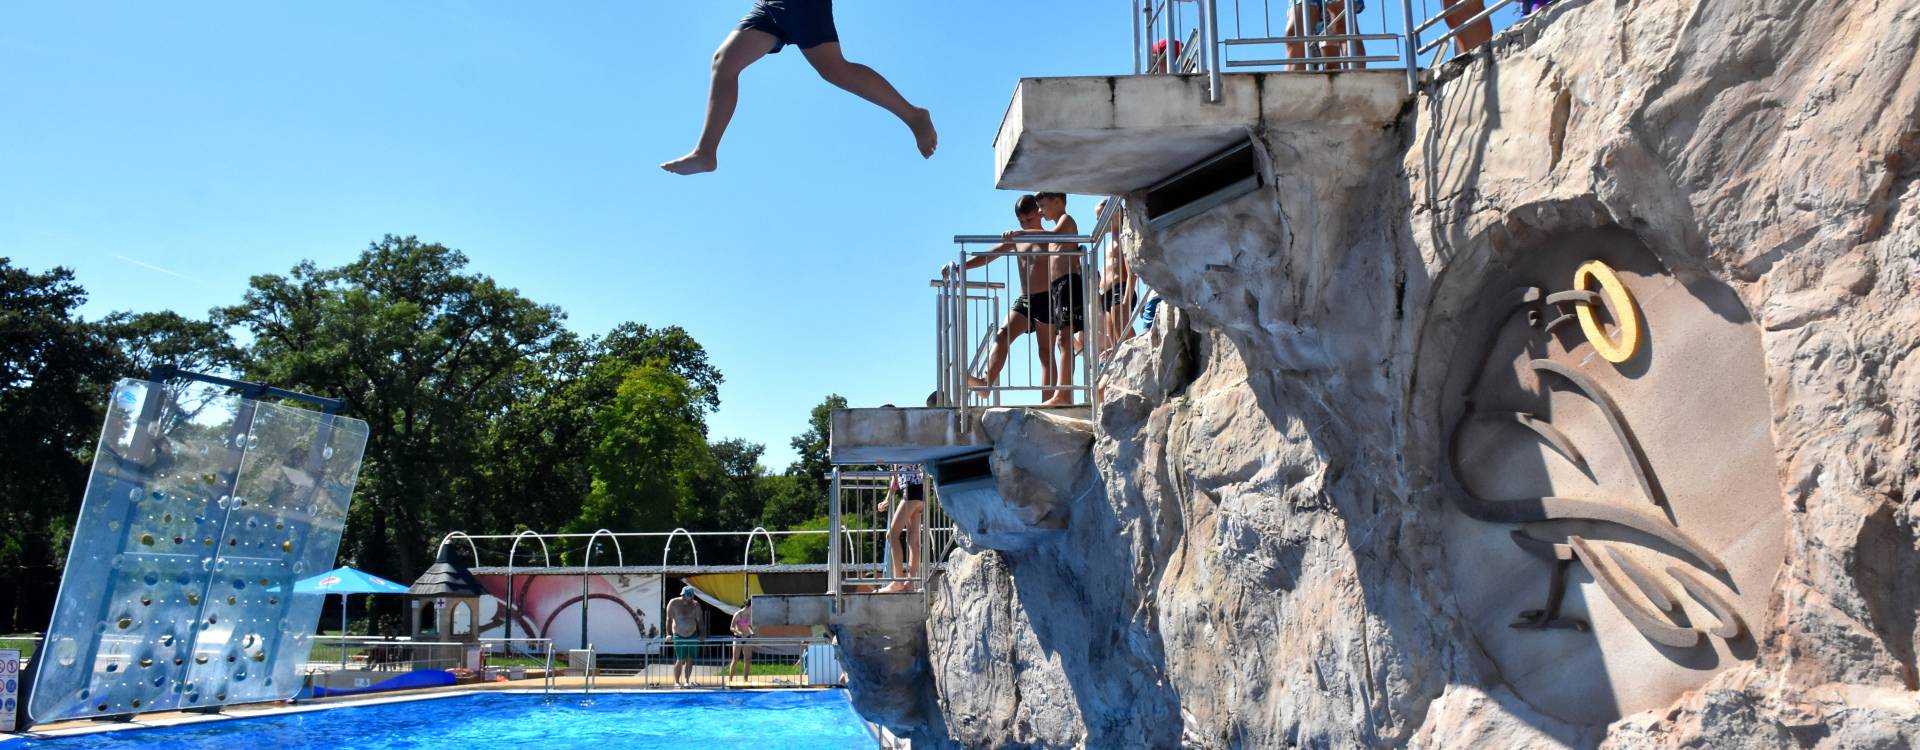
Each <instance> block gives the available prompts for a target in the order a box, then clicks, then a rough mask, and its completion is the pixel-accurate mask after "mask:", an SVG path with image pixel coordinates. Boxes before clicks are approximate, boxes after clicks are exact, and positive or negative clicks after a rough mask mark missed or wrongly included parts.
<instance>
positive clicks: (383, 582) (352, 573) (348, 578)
mask: <svg viewBox="0 0 1920 750" xmlns="http://www.w3.org/2000/svg"><path fill="white" fill-rule="evenodd" d="M293 593H296V594H404V593H407V587H405V586H402V585H400V584H397V583H394V582H392V581H389V580H387V579H385V578H381V577H380V576H377V575H374V574H372V573H364V572H361V571H358V570H354V569H353V568H334V569H333V570H329V571H327V572H325V573H321V574H320V575H317V576H314V577H312V578H302V579H300V580H298V581H295V582H294V584H293Z"/></svg>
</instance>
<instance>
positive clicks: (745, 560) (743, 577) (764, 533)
mask: <svg viewBox="0 0 1920 750" xmlns="http://www.w3.org/2000/svg"><path fill="white" fill-rule="evenodd" d="M755 536H760V537H765V538H766V540H767V564H768V565H770V566H771V565H778V564H780V551H779V550H778V549H776V548H775V547H774V543H773V532H771V531H768V530H767V527H765V526H755V527H753V530H752V531H748V532H747V547H746V551H744V552H742V553H741V554H740V597H741V599H742V600H743V601H741V602H740V604H741V606H742V607H750V606H753V574H752V573H749V572H747V568H749V567H752V565H753V539H754V537H755ZM667 541H668V543H672V541H673V537H671V536H669V537H667ZM693 556H694V559H695V564H696V565H697V564H699V563H698V560H699V557H700V550H699V549H695V550H694V551H693ZM661 567H663V568H664V567H666V566H665V565H664V564H663V565H661Z"/></svg>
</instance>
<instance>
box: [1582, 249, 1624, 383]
mask: <svg viewBox="0 0 1920 750" xmlns="http://www.w3.org/2000/svg"><path fill="white" fill-rule="evenodd" d="M1589 281H1597V282H1599V284H1600V289H1599V291H1600V293H1601V294H1604V295H1606V298H1607V310H1608V312H1610V313H1612V314H1613V320H1614V327H1616V328H1618V329H1620V340H1619V341H1618V342H1615V341H1614V340H1613V337H1612V336H1608V335H1607V332H1606V331H1605V330H1604V329H1602V328H1601V327H1600V321H1598V320H1596V319H1594V317H1593V306H1592V305H1590V304H1586V303H1579V304H1576V305H1574V307H1573V310H1574V313H1575V314H1576V315H1578V316H1579V318H1580V331H1581V332H1582V333H1584V334H1586V336H1587V341H1588V342H1589V343H1591V344H1593V350H1594V351H1596V352H1599V353H1600V356H1602V357H1605V358H1606V359H1607V361H1608V362H1612V363H1614V364H1620V363H1622V362H1625V361H1627V360H1629V359H1633V355H1635V354H1638V353H1640V311H1639V310H1637V309H1635V308H1634V306H1633V295H1632V294H1631V293H1629V292H1627V285H1626V284H1623V283H1620V277H1619V276H1617V275H1615V274H1614V272H1613V269H1612V268H1609V267H1607V264H1605V263H1601V262H1600V261H1597V260H1590V261H1587V262H1585V263H1582V264H1580V268H1579V269H1578V270H1575V271H1574V272H1573V288H1575V289H1579V290H1582V291H1589V290H1588V289H1587V282H1589Z"/></svg>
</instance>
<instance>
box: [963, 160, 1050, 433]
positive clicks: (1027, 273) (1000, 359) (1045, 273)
mask: <svg viewBox="0 0 1920 750" xmlns="http://www.w3.org/2000/svg"><path fill="white" fill-rule="evenodd" d="M1013 216H1014V219H1015V220H1017V221H1018V222H1019V223H1020V229H1018V230H1015V232H1020V231H1041V225H1040V200H1039V199H1038V198H1036V197H1034V196H1031V195H1023V196H1020V199H1019V200H1017V201H1014V203H1013ZM1015 232H1008V233H1007V238H1008V241H1006V242H1003V243H1000V245H998V246H996V247H994V248H993V250H992V252H996V253H1004V252H1015V253H1029V252H1041V251H1044V250H1045V249H1046V247H1047V246H1046V245H1036V244H1032V243H1021V242H1013V241H1012V237H1013V235H1014V234H1015ZM995 259H996V256H992V255H983V256H976V257H974V258H972V259H971V260H968V261H967V266H966V267H967V268H979V267H981V266H984V265H986V264H988V263H991V262H993V261H994V260H995ZM1051 260H1052V259H1051V258H1023V257H1019V256H1015V258H1014V262H1015V264H1016V265H1017V266H1018V267H1019V273H1020V290H1021V291H1022V292H1024V293H1023V294H1021V295H1020V296H1019V297H1017V298H1015V299H1014V301H1013V310H1012V312H1009V313H1007V322H1006V323H1005V324H1002V325H1001V326H1000V332H999V333H997V334H994V337H993V350H992V351H991V352H990V353H988V355H987V371H986V377H976V376H974V375H971V374H969V375H967V387H969V388H988V387H991V386H992V385H993V384H994V383H997V382H999V381H1000V368H1002V367H1004V366H1006V364H1007V350H1008V349H1009V348H1010V347H1012V346H1013V342H1014V340H1015V339H1018V338H1020V336H1022V335H1023V334H1026V333H1028V332H1029V331H1031V332H1033V333H1034V334H1035V335H1036V336H1038V337H1039V341H1040V346H1039V347H1038V348H1039V350H1040V373H1041V374H1040V382H1041V384H1042V385H1045V386H1051V385H1053V384H1054V367H1053V344H1052V342H1053V302H1052V301H1051V300H1050V299H1049V297H1048V289H1047V283H1048V282H1050V281H1052V280H1053V276H1052V273H1053V270H1052V264H1051V263H1050V262H1049V261H1051ZM948 268H949V269H951V268H952V266H948ZM949 272H950V271H949ZM1052 395H1053V393H1052V391H1050V390H1049V391H1042V392H1041V394H1040V397H1041V398H1043V399H1045V398H1051V397H1052Z"/></svg>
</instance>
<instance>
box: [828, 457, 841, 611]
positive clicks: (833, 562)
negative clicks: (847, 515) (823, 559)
mask: <svg viewBox="0 0 1920 750" xmlns="http://www.w3.org/2000/svg"><path fill="white" fill-rule="evenodd" d="M828 492H829V493H830V494H831V495H832V497H830V498H828V499H827V593H829V594H833V595H834V596H839V595H840V576H841V572H842V571H841V569H840V556H841V554H842V553H843V551H844V550H843V549H842V548H841V545H840V467H838V466H836V467H834V468H833V484H832V488H831V489H829V490H828Z"/></svg>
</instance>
